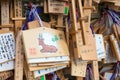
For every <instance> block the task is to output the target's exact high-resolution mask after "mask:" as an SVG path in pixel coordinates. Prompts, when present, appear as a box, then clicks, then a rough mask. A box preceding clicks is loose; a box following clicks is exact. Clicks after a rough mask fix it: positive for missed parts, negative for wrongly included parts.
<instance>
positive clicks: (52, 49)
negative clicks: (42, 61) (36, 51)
mask: <svg viewBox="0 0 120 80" xmlns="http://www.w3.org/2000/svg"><path fill="white" fill-rule="evenodd" d="M39 45H41V46H42V49H41V50H40V52H42V53H46V52H50V53H55V52H57V48H56V47H55V46H53V45H47V44H45V42H44V39H43V37H42V35H41V34H40V35H39Z"/></svg>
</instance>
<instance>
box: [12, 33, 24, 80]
mask: <svg viewBox="0 0 120 80" xmlns="http://www.w3.org/2000/svg"><path fill="white" fill-rule="evenodd" d="M22 50H23V48H22V32H21V31H20V32H19V33H18V35H17V38H16V58H15V76H14V80H23V61H24V58H23V54H22Z"/></svg>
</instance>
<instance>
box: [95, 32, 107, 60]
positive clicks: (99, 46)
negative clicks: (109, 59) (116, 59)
mask: <svg viewBox="0 0 120 80" xmlns="http://www.w3.org/2000/svg"><path fill="white" fill-rule="evenodd" d="M95 41H96V50H97V57H98V60H99V61H100V60H101V59H103V58H105V57H106V52H105V46H104V41H103V36H102V34H95Z"/></svg>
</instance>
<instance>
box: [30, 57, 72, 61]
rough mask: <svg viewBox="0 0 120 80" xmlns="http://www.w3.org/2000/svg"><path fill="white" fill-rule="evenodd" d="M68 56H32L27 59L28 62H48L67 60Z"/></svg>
mask: <svg viewBox="0 0 120 80" xmlns="http://www.w3.org/2000/svg"><path fill="white" fill-rule="evenodd" d="M69 60H70V59H69V56H58V57H45V58H34V59H28V63H43V62H44V63H48V62H60V61H69Z"/></svg>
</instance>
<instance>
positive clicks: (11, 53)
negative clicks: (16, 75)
mask: <svg viewBox="0 0 120 80" xmlns="http://www.w3.org/2000/svg"><path fill="white" fill-rule="evenodd" d="M14 59H15V40H14V35H13V33H12V32H6V31H0V72H3V71H9V70H13V69H14Z"/></svg>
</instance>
